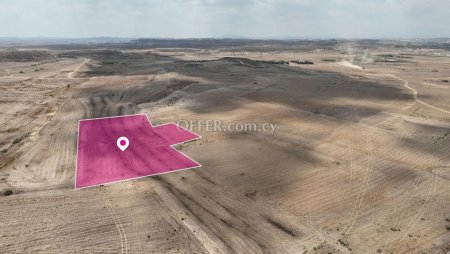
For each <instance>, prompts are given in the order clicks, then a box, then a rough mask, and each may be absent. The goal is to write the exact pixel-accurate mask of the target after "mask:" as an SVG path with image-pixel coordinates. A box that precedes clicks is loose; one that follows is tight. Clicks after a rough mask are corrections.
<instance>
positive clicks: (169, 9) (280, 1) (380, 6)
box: [0, 0, 450, 39]
mask: <svg viewBox="0 0 450 254" xmlns="http://www.w3.org/2000/svg"><path fill="white" fill-rule="evenodd" d="M449 9H450V1H445V0H435V1H431V0H422V1H420V0H410V1H407V0H373V1H368V2H362V1H357V0H329V1H321V2H317V1H313V0H299V1H295V0H277V1H275V0H265V1H256V0H252V1H239V0H230V1H226V0H190V1H179V0H176V1H164V0H149V1H144V0H131V1H126V2H125V1H118V0H112V1H106V0H97V1H88V0H76V1H74V0H73V1H69V0H60V1H56V0H50V1H44V0H36V1H26V0H18V1H11V0H0V23H1V24H2V27H1V29H0V37H27V38H30V37H55V38H91V37H122V38H143V37H144V38H224V37H233V38H261V39H296V38H317V39H321V38H323V39H325V38H370V39H376V38H443V37H450V27H449V26H448V25H447V24H445V22H442V21H443V20H446V19H447V10H449Z"/></svg>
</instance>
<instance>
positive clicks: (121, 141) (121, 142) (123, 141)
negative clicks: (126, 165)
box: [117, 137, 130, 152]
mask: <svg viewBox="0 0 450 254" xmlns="http://www.w3.org/2000/svg"><path fill="white" fill-rule="evenodd" d="M129 145H130V141H129V140H128V139H127V138H126V137H120V138H118V139H117V147H119V149H120V150H122V152H123V151H125V150H126V149H127V148H128V146H129Z"/></svg>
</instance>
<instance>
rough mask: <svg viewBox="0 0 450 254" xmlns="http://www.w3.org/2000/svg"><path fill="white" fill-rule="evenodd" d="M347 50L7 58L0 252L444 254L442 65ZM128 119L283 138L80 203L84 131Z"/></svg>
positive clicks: (417, 54) (446, 192) (448, 145)
mask: <svg viewBox="0 0 450 254" xmlns="http://www.w3.org/2000/svg"><path fill="white" fill-rule="evenodd" d="M350 46H351V47H352V50H351V51H350V50H348V48H349V47H350ZM350 46H349V45H335V46H333V47H330V46H329V45H326V46H323V47H322V45H317V46H316V47H315V48H308V47H307V48H301V47H300V48H298V47H292V48H290V47H283V48H277V47H275V46H273V47H271V46H270V45H265V46H264V47H259V46H258V47H256V46H255V47H251V46H237V47H212V48H199V49H195V45H194V46H191V45H190V47H189V48H183V47H178V46H177V47H175V46H174V47H171V48H167V47H164V48H156V47H151V48H143V47H139V48H130V47H124V48H111V47H109V48H101V47H93V48H86V47H82V48H80V49H77V48H58V47H48V48H42V47H41V48H36V49H33V48H20V49H17V50H11V49H1V50H0V53H1V54H0V56H1V62H0V88H1V91H2V92H1V94H0V105H1V112H0V149H1V152H0V191H1V193H2V194H3V196H2V197H0V207H1V209H0V249H1V250H2V251H0V252H4V253H62V252H63V253H306V252H307V253H447V251H449V250H450V245H449V243H450V234H449V232H450V231H449V228H450V184H449V181H450V84H449V83H448V81H449V80H450V76H449V73H450V57H449V54H448V53H446V52H448V51H445V50H444V51H443V50H432V49H421V50H418V49H410V48H406V47H405V48H402V47H400V48H396V47H388V46H378V47H370V48H368V49H361V47H358V45H353V44H352V45H350ZM73 47H76V46H73ZM192 47H193V48H192ZM299 59H307V60H308V61H312V62H314V64H299V63H295V62H291V63H289V64H275V63H276V62H277V61H279V60H292V61H297V62H298V60H299ZM300 62H302V61H300ZM135 113H145V114H147V115H148V116H149V118H150V119H152V122H155V123H166V122H177V121H179V120H220V121H222V122H223V123H224V124H226V123H233V122H234V123H267V122H268V123H278V128H277V129H276V131H275V133H274V135H270V133H265V132H218V131H216V132H207V131H204V130H198V129H194V130H193V131H195V132H197V133H199V134H200V135H201V136H202V139H200V140H198V141H194V142H190V143H188V144H185V145H183V146H182V147H180V149H181V150H182V152H183V153H185V154H187V155H188V156H189V157H191V158H194V159H195V160H196V161H198V162H199V163H201V164H202V167H201V168H197V169H192V170H187V171H182V172H176V173H171V174H167V175H161V176H155V177H147V178H142V179H139V180H134V181H126V182H122V183H117V184H113V185H105V186H100V187H93V188H87V189H83V190H74V176H75V158H76V141H77V124H78V120H79V119H85V118H95V117H106V116H116V115H128V114H135Z"/></svg>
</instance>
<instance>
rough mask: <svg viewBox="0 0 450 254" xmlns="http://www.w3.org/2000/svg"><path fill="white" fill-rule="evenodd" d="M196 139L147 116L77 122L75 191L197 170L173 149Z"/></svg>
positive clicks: (195, 164) (190, 160)
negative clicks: (152, 122) (153, 122)
mask: <svg viewBox="0 0 450 254" xmlns="http://www.w3.org/2000/svg"><path fill="white" fill-rule="evenodd" d="M199 137H200V136H198V135H197V134H195V133H193V132H190V131H188V130H186V129H183V128H181V127H178V126H177V125H176V124H174V123H170V124H164V125H159V126H153V125H152V124H151V122H150V120H149V119H148V118H147V116H146V115H131V116H119V117H108V118H99V119H86V120H80V122H79V126H78V156H77V174H76V182H75V188H83V187H89V186H93V185H98V184H104V183H111V182H117V181H122V180H128V179H133V178H138V177H143V176H151V175H156V174H162V173H167V172H172V171H177V170H182V169H189V168H196V167H200V166H201V165H200V164H198V163H197V162H195V161H193V160H192V159H190V158H189V157H187V156H186V155H184V154H182V153H181V152H179V151H177V150H176V149H175V148H173V147H172V146H173V145H176V144H179V143H183V142H186V141H190V140H194V139H198V138H199Z"/></svg>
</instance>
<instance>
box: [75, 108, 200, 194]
mask: <svg viewBox="0 0 450 254" xmlns="http://www.w3.org/2000/svg"><path fill="white" fill-rule="evenodd" d="M129 116H145V117H146V118H147V121H148V122H149V123H150V126H151V127H152V128H155V127H160V126H164V125H169V124H174V125H176V126H177V128H180V129H183V130H184V131H188V132H190V133H193V134H195V135H196V136H197V137H195V138H192V139H189V140H185V141H182V142H179V143H176V144H172V145H169V147H170V148H172V149H173V150H175V151H177V152H178V153H180V154H181V155H183V156H184V157H186V158H187V159H189V160H191V161H193V162H195V163H196V164H197V166H194V167H188V168H182V169H175V170H171V171H167V172H161V173H156V174H150V175H145V176H137V177H132V178H127V179H123V180H117V181H112V182H107V183H99V184H93V185H89V186H83V187H79V188H77V176H78V144H79V139H80V122H84V121H92V120H102V119H108V118H122V117H129ZM200 138H202V136H200V135H198V134H197V133H194V132H192V131H190V130H187V129H185V128H183V127H181V126H179V125H178V124H176V123H174V122H168V123H164V124H160V125H153V124H152V122H151V121H150V118H148V116H147V114H145V113H140V114H132V115H122V116H107V117H97V118H89V119H80V120H78V130H77V157H76V160H75V180H74V186H75V187H74V189H75V190H81V189H86V188H91V187H96V186H102V185H110V184H114V183H120V182H125V181H129V180H136V179H139V178H144V177H151V176H157V175H163V174H168V173H173V172H178V171H183V170H188V169H194V168H199V167H201V166H202V165H201V164H200V163H198V162H197V161H195V160H193V159H191V158H190V157H189V156H187V155H186V154H184V153H183V152H181V151H180V150H177V149H176V148H175V146H177V145H179V144H183V143H186V142H190V141H193V140H197V139H200Z"/></svg>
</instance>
